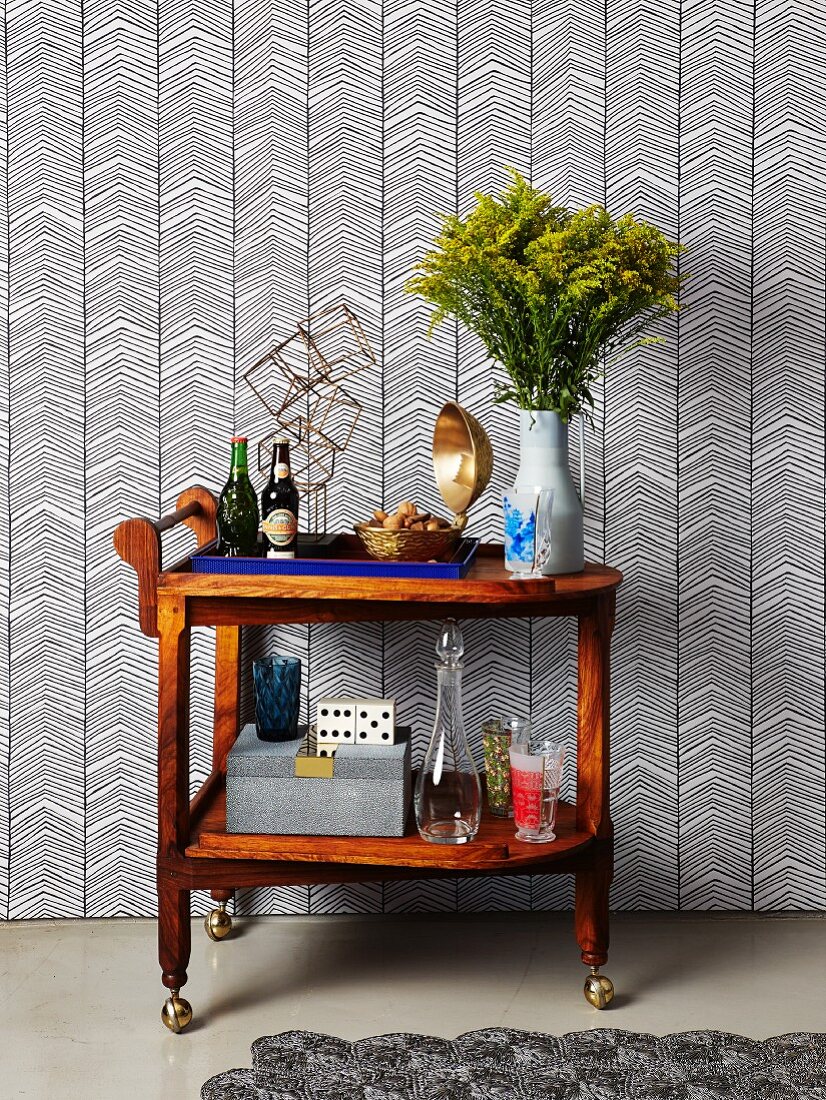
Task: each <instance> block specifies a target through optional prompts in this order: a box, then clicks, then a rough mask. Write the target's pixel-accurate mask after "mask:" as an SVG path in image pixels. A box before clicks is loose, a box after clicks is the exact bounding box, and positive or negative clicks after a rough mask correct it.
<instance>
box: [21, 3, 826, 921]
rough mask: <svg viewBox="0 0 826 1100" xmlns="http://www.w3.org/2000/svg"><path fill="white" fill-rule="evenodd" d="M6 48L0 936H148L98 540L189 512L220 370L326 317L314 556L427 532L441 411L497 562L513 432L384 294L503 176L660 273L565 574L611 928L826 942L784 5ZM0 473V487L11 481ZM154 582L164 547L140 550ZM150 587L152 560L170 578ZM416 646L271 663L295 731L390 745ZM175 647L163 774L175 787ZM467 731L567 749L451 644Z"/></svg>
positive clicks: (222, 424) (544, 666)
mask: <svg viewBox="0 0 826 1100" xmlns="http://www.w3.org/2000/svg"><path fill="white" fill-rule="evenodd" d="M3 33H4V35H5V39H4V43H3V49H0V64H2V65H3V66H4V72H3V77H2V79H0V99H1V100H2V104H1V107H2V123H0V161H1V164H0V171H1V172H2V177H0V253H1V254H0V314H1V316H0V341H2V349H0V362H2V368H3V370H2V375H3V379H2V390H1V392H0V396H1V398H2V399H1V400H0V448H2V452H3V453H2V456H0V495H2V501H0V516H2V522H3V523H4V525H6V526H5V529H4V531H3V532H2V536H0V554H2V562H1V563H0V606H1V607H2V618H3V629H2V633H3V641H2V643H0V662H2V665H1V666H0V718H2V734H0V917H5V916H8V917H10V918H25V917H56V916H83V915H86V916H110V915H120V914H144V913H151V912H153V910H154V895H153V871H152V866H153V844H154V832H155V825H154V816H153V815H154V802H155V790H154V788H155V773H154V767H155V765H154V741H155V716H154V709H153V706H154V703H153V700H154V691H155V653H154V649H155V646H154V643H152V642H150V641H148V640H146V639H144V638H143V637H142V636H141V635H140V634H139V633H138V629H137V622H136V614H135V586H134V578H133V577H132V576H131V575H130V574H129V571H128V570H127V569H126V568H125V567H123V566H121V564H120V563H119V562H118V561H117V559H116V556H115V554H114V552H113V550H112V544H111V536H112V530H113V528H114V526H115V524H116V523H117V522H118V521H119V520H120V519H122V518H123V517H125V516H128V515H135V514H147V515H157V514H160V513H162V512H164V511H167V510H169V509H170V507H171V506H172V504H173V502H174V500H175V497H176V495H177V493H178V492H179V490H180V489H182V488H183V487H185V486H187V485H189V484H191V483H193V482H196V481H204V482H206V483H207V484H211V485H212V486H214V487H216V488H217V487H219V486H220V484H221V483H222V481H223V478H224V476H225V473H226V466H227V454H228V442H227V441H228V437H229V436H230V434H231V433H232V431H233V430H234V429H235V430H243V431H246V432H247V433H249V434H250V435H251V436H253V437H257V436H259V435H260V434H262V433H263V432H265V431H266V430H267V429H268V427H269V425H268V424H267V421H266V415H265V416H263V417H262V415H261V412H262V410H261V408H260V407H259V406H258V405H257V403H256V401H255V399H254V396H253V395H252V394H251V392H250V391H249V390H248V389H247V388H246V387H245V385H244V384H243V381H242V377H241V376H242V373H243V371H244V370H245V369H246V368H247V367H248V366H249V365H250V364H251V362H252V361H253V360H254V359H255V358H256V357H257V356H258V355H260V354H261V352H262V351H263V350H265V349H266V348H267V347H268V346H269V345H270V344H271V343H273V342H274V341H275V340H277V339H278V338H279V336H281V335H282V334H284V333H285V332H287V331H288V330H289V329H290V328H291V327H292V325H293V322H294V321H295V320H296V319H298V318H301V317H303V316H305V315H306V314H307V313H308V311H310V310H313V309H315V308H318V307H321V306H323V305H326V304H329V303H332V302H335V301H337V300H340V299H342V298H344V299H346V300H347V301H348V302H349V303H351V304H352V306H353V307H354V308H355V310H356V311H357V313H358V314H359V316H360V317H361V318H362V320H363V322H364V324H365V327H366V329H367V331H368V333H369V336H370V338H371V340H372V341H373V343H374V345H375V347H376V348H377V349H378V351H379V352H380V357H381V363H382V368H381V370H377V371H375V372H373V373H372V375H371V374H364V375H361V376H359V378H358V379H356V385H357V393H358V397H359V399H360V400H361V401H362V402H363V403H364V405H365V410H366V411H365V414H364V417H363V420H362V422H361V425H360V430H359V436H358V438H357V440H356V445H354V447H353V450H352V452H351V454H350V456H349V457H348V459H347V461H346V462H344V463H342V465H341V470H340V473H339V474H338V476H337V479H336V482H335V489H334V493H333V500H332V508H331V511H332V517H331V518H332V524H333V526H335V527H343V526H345V525H346V524H349V523H351V522H352V521H354V520H356V519H360V518H362V517H363V516H365V515H366V514H367V513H368V512H369V511H370V510H371V509H372V508H373V507H375V506H376V505H377V504H378V503H379V502H381V501H382V500H383V501H384V502H385V503H390V504H393V503H395V502H396V501H397V499H398V498H400V497H401V496H412V497H414V498H417V499H419V500H423V501H426V502H427V503H434V492H435V489H434V484H433V480H432V477H431V471H430V466H429V440H430V434H431V430H432V424H433V420H434V416H435V413H436V411H437V409H438V408H439V407H440V405H441V404H442V402H443V401H444V400H446V399H448V398H452V397H458V399H459V400H460V401H461V402H462V403H464V404H465V405H467V406H468V407H469V408H470V409H471V410H472V411H473V412H474V413H476V415H478V416H480V417H481V419H482V420H483V421H484V423H485V424H486V425H487V427H488V429H489V431H490V433H491V435H492V437H493V440H494V444H495V447H496V452H497V468H496V473H495V478H494V483H493V485H492V487H491V489H490V491H489V493H488V495H487V497H486V498H485V499H483V500H482V501H481V502H480V504H479V506H478V508H477V511H476V515H475V517H474V521H473V522H474V527H475V531H476V533H477V534H482V535H485V536H488V537H492V536H495V535H496V534H497V533H498V511H499V509H498V503H497V498H498V492H499V491H500V490H501V489H502V488H503V487H505V486H507V485H508V484H509V480H510V478H511V475H512V473H513V470H514V467H515V463H516V453H515V452H516V447H515V442H514V438H515V437H514V431H515V423H516V416H515V413H514V412H513V411H512V410H507V409H502V408H498V409H494V408H493V406H492V405H491V395H492V378H493V371H492V369H491V367H490V365H489V364H488V363H487V362H486V361H485V358H484V355H483V354H482V353H481V351H480V349H479V347H478V346H477V345H476V344H475V343H474V342H473V341H472V340H471V339H469V338H468V337H467V336H466V335H465V334H464V333H461V332H460V333H457V332H456V331H455V329H451V328H450V327H444V328H443V329H442V330H441V331H439V332H438V333H437V334H436V335H435V336H434V338H433V339H427V337H426V327H427V311H426V309H425V307H424V306H423V305H422V304H421V303H419V302H417V301H416V300H414V299H413V298H411V297H410V296H406V295H404V294H403V292H402V286H403V283H404V280H405V278H406V276H407V274H408V272H409V270H410V267H411V264H412V263H413V262H414V261H415V260H416V259H417V257H419V256H420V255H421V253H422V252H423V250H424V249H425V247H426V245H427V244H428V242H429V241H430V239H431V238H432V236H433V233H434V230H435V228H436V219H435V213H436V212H437V211H450V210H454V209H455V208H456V207H457V206H458V207H459V208H465V207H466V205H467V204H468V202H469V201H470V199H471V195H472V192H473V191H474V190H476V189H485V190H487V189H491V188H499V187H500V186H501V185H502V183H503V181H504V173H503V166H504V165H506V164H511V165H515V166H517V167H519V168H521V169H522V170H523V171H524V172H525V173H526V174H528V175H529V176H530V177H531V178H532V179H533V181H534V182H535V183H538V184H540V185H542V186H543V187H544V188H546V189H548V190H550V191H552V192H553V194H554V195H555V196H556V198H557V199H559V200H561V201H564V202H566V203H570V204H583V203H587V202H589V201H593V200H598V201H605V202H606V203H607V204H608V206H609V208H610V209H611V210H612V211H613V212H614V213H617V214H618V213H621V212H624V211H626V210H633V211H635V212H636V213H638V214H640V215H643V216H646V217H648V218H651V219H653V220H654V221H656V222H657V223H658V224H659V225H660V226H661V227H662V228H663V229H665V230H666V231H667V232H669V233H670V234H672V235H674V236H679V238H680V239H681V240H682V241H684V242H685V243H686V244H687V245H688V247H689V249H690V252H689V253H688V255H687V257H686V260H685V266H686V269H687V270H689V271H690V272H691V275H692V278H691V280H690V282H689V283H688V287H687V290H686V292H685V295H684V305H685V311H684V313H683V314H682V315H681V317H680V319H679V322H674V323H673V324H671V325H670V326H669V328H668V330H667V333H666V335H667V337H668V343H667V344H666V346H664V347H662V348H659V349H654V350H649V351H647V352H646V353H645V354H643V355H640V356H638V357H636V358H632V359H629V360H627V361H626V362H625V363H623V364H622V365H621V366H619V367H617V368H616V369H615V370H614V372H613V373H612V374H611V376H610V377H609V378H608V380H607V382H606V385H605V389H604V393H602V394H600V397H599V403H598V416H597V425H596V430H595V431H594V432H592V433H590V435H589V438H588V448H587V449H588V471H589V473H588V500H587V509H588V523H587V540H588V550H589V554H590V556H591V557H593V558H595V559H597V560H602V559H604V560H606V561H608V562H610V563H611V564H614V565H617V566H619V567H620V568H622V569H623V570H624V571H625V573H626V577H627V581H626V584H625V587H624V588H623V590H622V594H621V599H620V604H619V618H618V627H617V632H616V635H615V660H614V688H615V692H614V708H613V716H614V725H613V731H614V742H613V743H614V757H613V759H614V769H613V773H614V788H613V789H614V801H613V806H614V817H615V822H616V827H617V832H618V869H617V876H616V881H615V887H614V893H613V903H614V905H616V906H617V907H619V908H629V909H630V908H665V909H673V908H678V907H679V908H684V909H749V908H752V907H754V908H757V909H823V908H826V807H825V806H824V317H825V316H826V275H825V274H824V254H825V252H826V86H824V83H823V80H822V74H823V72H824V69H826V23H824V20H823V18H822V11H821V10H820V6H819V5H818V4H816V3H815V0H659V2H658V3H656V4H653V3H651V2H650V0H309V2H308V0H290V2H289V3H287V2H286V0H267V2H263V0H235V4H234V6H233V4H232V0H201V2H199V3H198V4H193V3H191V2H189V0H160V6H159V3H158V0H82V2H81V0H6V3H5V21H4V31H3ZM7 466H8V470H9V472H10V477H9V478H8V479H7V477H6V475H5V472H4V471H5V470H6V467H7ZM173 542H174V539H173ZM172 552H174V549H173V551H172ZM432 643H433V630H432V628H427V627H422V626H409V625H393V626H387V627H386V628H385V627H381V626H373V625H366V626H358V627H356V626H341V627H336V626H321V627H317V628H313V629H312V630H311V631H308V630H307V629H306V628H290V629H289V630H286V629H285V630H283V631H278V632H276V637H275V639H274V640H273V639H269V640H266V639H261V638H258V639H257V640H256V639H255V638H251V639H250V646H251V647H253V648H254V647H255V646H258V647H259V648H260V647H262V646H273V647H274V646H277V647H278V648H279V649H281V650H282V651H286V652H291V653H294V654H297V655H300V656H301V657H302V658H304V659H305V660H306V661H307V662H308V668H309V676H308V697H309V700H310V701H312V700H313V699H314V698H315V697H316V696H317V695H318V694H319V693H320V692H323V691H333V690H341V691H348V690H361V691H368V692H377V693H378V692H387V693H388V694H393V695H395V696H396V697H397V699H398V701H399V707H400V712H401V716H402V717H403V719H404V721H406V722H409V723H412V724H413V725H414V726H415V727H416V728H417V730H418V731H419V737H420V739H422V738H423V737H424V736H426V733H427V727H428V723H429V719H430V718H431V716H432V711H433V693H434V673H433V668H432V659H433V653H432ZM209 646H210V638H209V637H208V636H205V637H203V638H199V639H198V644H197V647H196V654H195V670H194V674H193V687H194V694H195V701H194V706H193V720H194V754H195V757H196V766H197V769H200V771H199V774H201V775H202V774H203V771H204V767H205V762H206V759H207V738H208V726H207V723H208V717H209V704H208V698H207V692H208V688H209V671H208V665H209V656H210V653H209ZM467 654H468V659H467V670H466V682H467V696H466V699H467V716H468V720H469V725H470V728H471V729H472V730H473V731H474V735H476V731H477V730H478V726H479V723H480V721H481V719H483V718H485V717H488V716H495V715H497V714H499V713H501V712H503V711H505V710H510V709H513V710H517V711H519V710H527V709H528V708H530V709H531V710H532V712H533V715H534V717H535V719H536V721H537V722H538V724H539V725H540V726H541V727H543V728H544V729H547V730H553V731H554V732H555V733H556V734H558V735H559V736H562V737H565V738H568V739H570V738H571V736H572V733H573V725H574V711H573V690H574V681H573V670H574V664H573V658H574V654H573V632H572V629H571V628H570V626H565V625H564V624H553V623H552V624H548V623H544V622H538V621H536V622H531V621H528V620H525V621H514V622H511V623H495V624H494V623H488V622H474V623H473V624H471V625H469V626H468V628H467ZM570 901H571V891H570V886H569V884H567V883H566V882H565V881H562V880H555V879H544V878H540V877H535V878H533V879H531V878H529V877H525V878H524V879H513V880H508V881H505V880H497V879H496V878H490V879H486V880H484V881H479V880H475V881H473V882H470V883H466V882H458V883H457V882H450V881H439V882H431V883H412V884H410V883H405V884H398V883H393V884H389V883H388V884H386V885H385V886H382V885H380V884H379V885H376V886H372V887H371V886H364V887H324V888H318V889H310V890H309V891H308V890H307V889H293V890H288V891H262V892H259V893H257V894H252V893H248V894H246V895H245V896H243V897H240V898H239V907H240V908H241V909H242V910H244V911H247V912H251V911H273V912H305V911H308V910H309V911H313V912H342V911H348V910H355V911H359V912H362V911H364V912H372V911H376V910H381V909H385V910H388V911H399V910H409V909H433V910H450V909H454V908H456V907H459V908H463V909H506V908H510V907H519V908H522V907H531V906H532V907H534V908H538V909H541V908H555V907H564V906H567V905H569V904H570Z"/></svg>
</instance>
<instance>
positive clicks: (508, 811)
mask: <svg viewBox="0 0 826 1100" xmlns="http://www.w3.org/2000/svg"><path fill="white" fill-rule="evenodd" d="M510 744H511V733H510V730H506V729H503V728H502V723H501V722H500V721H499V719H498V718H493V719H491V720H490V721H488V722H483V723H482V748H483V750H484V754H485V779H486V783H487V790H488V809H489V810H490V812H491V813H492V814H493V816H494V817H513V802H512V801H511V762H510V753H509V750H510Z"/></svg>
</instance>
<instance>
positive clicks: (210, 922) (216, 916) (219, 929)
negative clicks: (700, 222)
mask: <svg viewBox="0 0 826 1100" xmlns="http://www.w3.org/2000/svg"><path fill="white" fill-rule="evenodd" d="M204 928H205V929H206V934H207V935H208V936H209V938H210V939H211V940H214V941H215V942H216V943H217V942H218V941H219V940H225V939H226V938H227V936H228V935H229V934H230V932H231V931H232V917H231V916H230V915H229V913H228V912H227V903H226V902H225V901H222V902H220V903H219V905H218V908H217V909H213V910H212V912H211V913H207V915H206V917H205V918H204Z"/></svg>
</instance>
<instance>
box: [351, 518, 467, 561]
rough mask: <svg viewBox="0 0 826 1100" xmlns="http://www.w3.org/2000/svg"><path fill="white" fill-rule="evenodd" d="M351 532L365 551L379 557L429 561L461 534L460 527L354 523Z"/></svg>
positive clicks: (445, 551) (448, 546)
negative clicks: (391, 527) (390, 527)
mask: <svg viewBox="0 0 826 1100" xmlns="http://www.w3.org/2000/svg"><path fill="white" fill-rule="evenodd" d="M354 529H355V532H356V534H357V535H358V537H359V538H360V539H361V541H362V543H363V544H364V548H365V550H366V551H367V553H368V554H371V555H372V556H373V557H374V558H378V559H379V561H431V560H432V559H439V558H443V557H445V555H446V554H447V552H448V551H449V550H452V549H453V547H454V546H455V545H456V543H457V542H458V541H459V538H460V536H461V534H462V529H461V528H460V527H455V526H454V527H443V528H442V529H441V530H440V531H390V530H388V529H387V528H385V527H371V526H370V525H369V524H367V523H357V524H356V526H355V528H354Z"/></svg>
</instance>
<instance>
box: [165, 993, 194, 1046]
mask: <svg viewBox="0 0 826 1100" xmlns="http://www.w3.org/2000/svg"><path fill="white" fill-rule="evenodd" d="M161 1019H162V1020H163V1022H164V1023H165V1024H166V1026H167V1027H168V1028H169V1030H170V1031H174V1032H175V1034H176V1035H180V1034H181V1032H182V1031H183V1030H184V1028H185V1027H189V1025H190V1024H191V1023H192V1005H191V1004H190V1003H189V1001H185V1000H184V999H183V997H179V996H178V990H177V989H173V990H172V993H171V996H169V997H167V998H166V1000H165V1001H164V1003H163V1008H162V1009H161Z"/></svg>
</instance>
